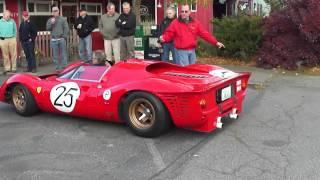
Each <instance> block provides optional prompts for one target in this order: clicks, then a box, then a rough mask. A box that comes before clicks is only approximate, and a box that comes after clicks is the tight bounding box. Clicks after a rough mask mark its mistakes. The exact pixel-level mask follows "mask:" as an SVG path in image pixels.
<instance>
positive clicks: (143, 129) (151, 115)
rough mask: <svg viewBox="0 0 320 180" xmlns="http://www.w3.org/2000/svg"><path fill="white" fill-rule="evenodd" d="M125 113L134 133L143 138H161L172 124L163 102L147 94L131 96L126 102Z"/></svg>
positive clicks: (132, 94)
mask: <svg viewBox="0 0 320 180" xmlns="http://www.w3.org/2000/svg"><path fill="white" fill-rule="evenodd" d="M123 113H124V117H125V120H126V122H127V124H128V126H129V128H130V129H131V130H132V132H133V133H134V134H136V135H138V136H142V137H156V136H159V135H161V134H163V133H165V132H166V131H167V130H168V129H170V126H171V124H172V123H171V118H170V115H169V113H168V110H167V109H166V107H165V106H164V104H163V103H162V102H161V100H160V99H159V98H158V97H156V96H154V95H152V94H149V93H146V92H133V93H131V94H129V96H127V98H126V99H125V102H124V107H123Z"/></svg>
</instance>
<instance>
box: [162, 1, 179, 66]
mask: <svg viewBox="0 0 320 180" xmlns="http://www.w3.org/2000/svg"><path fill="white" fill-rule="evenodd" d="M175 19H176V11H175V9H174V8H172V7H169V8H168V9H167V17H165V18H164V19H163V20H162V22H161V24H160V27H159V35H160V36H161V35H162V34H163V33H164V32H165V30H166V29H167V28H168V27H169V25H170V24H171V22H172V21H173V20H175ZM162 47H163V53H162V54H161V60H162V61H168V60H169V55H170V52H171V54H172V60H173V63H174V64H176V63H177V62H176V57H175V50H174V45H173V41H171V42H168V43H163V44H162Z"/></svg>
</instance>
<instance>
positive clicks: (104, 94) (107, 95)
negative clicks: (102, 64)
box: [103, 89, 111, 100]
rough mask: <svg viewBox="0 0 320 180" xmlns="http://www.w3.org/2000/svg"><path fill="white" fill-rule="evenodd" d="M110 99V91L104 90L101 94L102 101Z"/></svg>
mask: <svg viewBox="0 0 320 180" xmlns="http://www.w3.org/2000/svg"><path fill="white" fill-rule="evenodd" d="M110 98H111V90H110V89H108V90H105V91H104V92H103V99H104V100H109V99H110Z"/></svg>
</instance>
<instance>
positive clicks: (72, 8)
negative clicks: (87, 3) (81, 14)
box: [61, 3, 78, 29]
mask: <svg viewBox="0 0 320 180" xmlns="http://www.w3.org/2000/svg"><path fill="white" fill-rule="evenodd" d="M61 15H62V16H63V17H65V18H67V21H68V24H69V28H70V29H72V27H73V25H74V23H75V21H76V18H77V17H78V13H77V4H74V3H62V4H61Z"/></svg>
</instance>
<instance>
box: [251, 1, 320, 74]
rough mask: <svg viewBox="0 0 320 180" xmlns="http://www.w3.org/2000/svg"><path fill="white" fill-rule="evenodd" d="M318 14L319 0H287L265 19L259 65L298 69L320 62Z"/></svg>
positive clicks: (319, 15) (319, 11)
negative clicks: (282, 6) (278, 9)
mask: <svg viewBox="0 0 320 180" xmlns="http://www.w3.org/2000/svg"><path fill="white" fill-rule="evenodd" d="M319 17H320V1H319V0H287V1H286V5H285V8H283V9H282V10H280V11H277V12H274V13H272V14H271V15H270V17H268V18H267V19H265V22H264V25H263V28H264V30H265V31H264V36H263V44H262V47H261V49H260V50H259V53H258V59H257V64H258V66H260V67H264V68H272V67H279V66H280V67H283V68H286V69H297V68H298V67H300V66H308V67H312V66H316V65H319V63H320V18H319Z"/></svg>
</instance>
